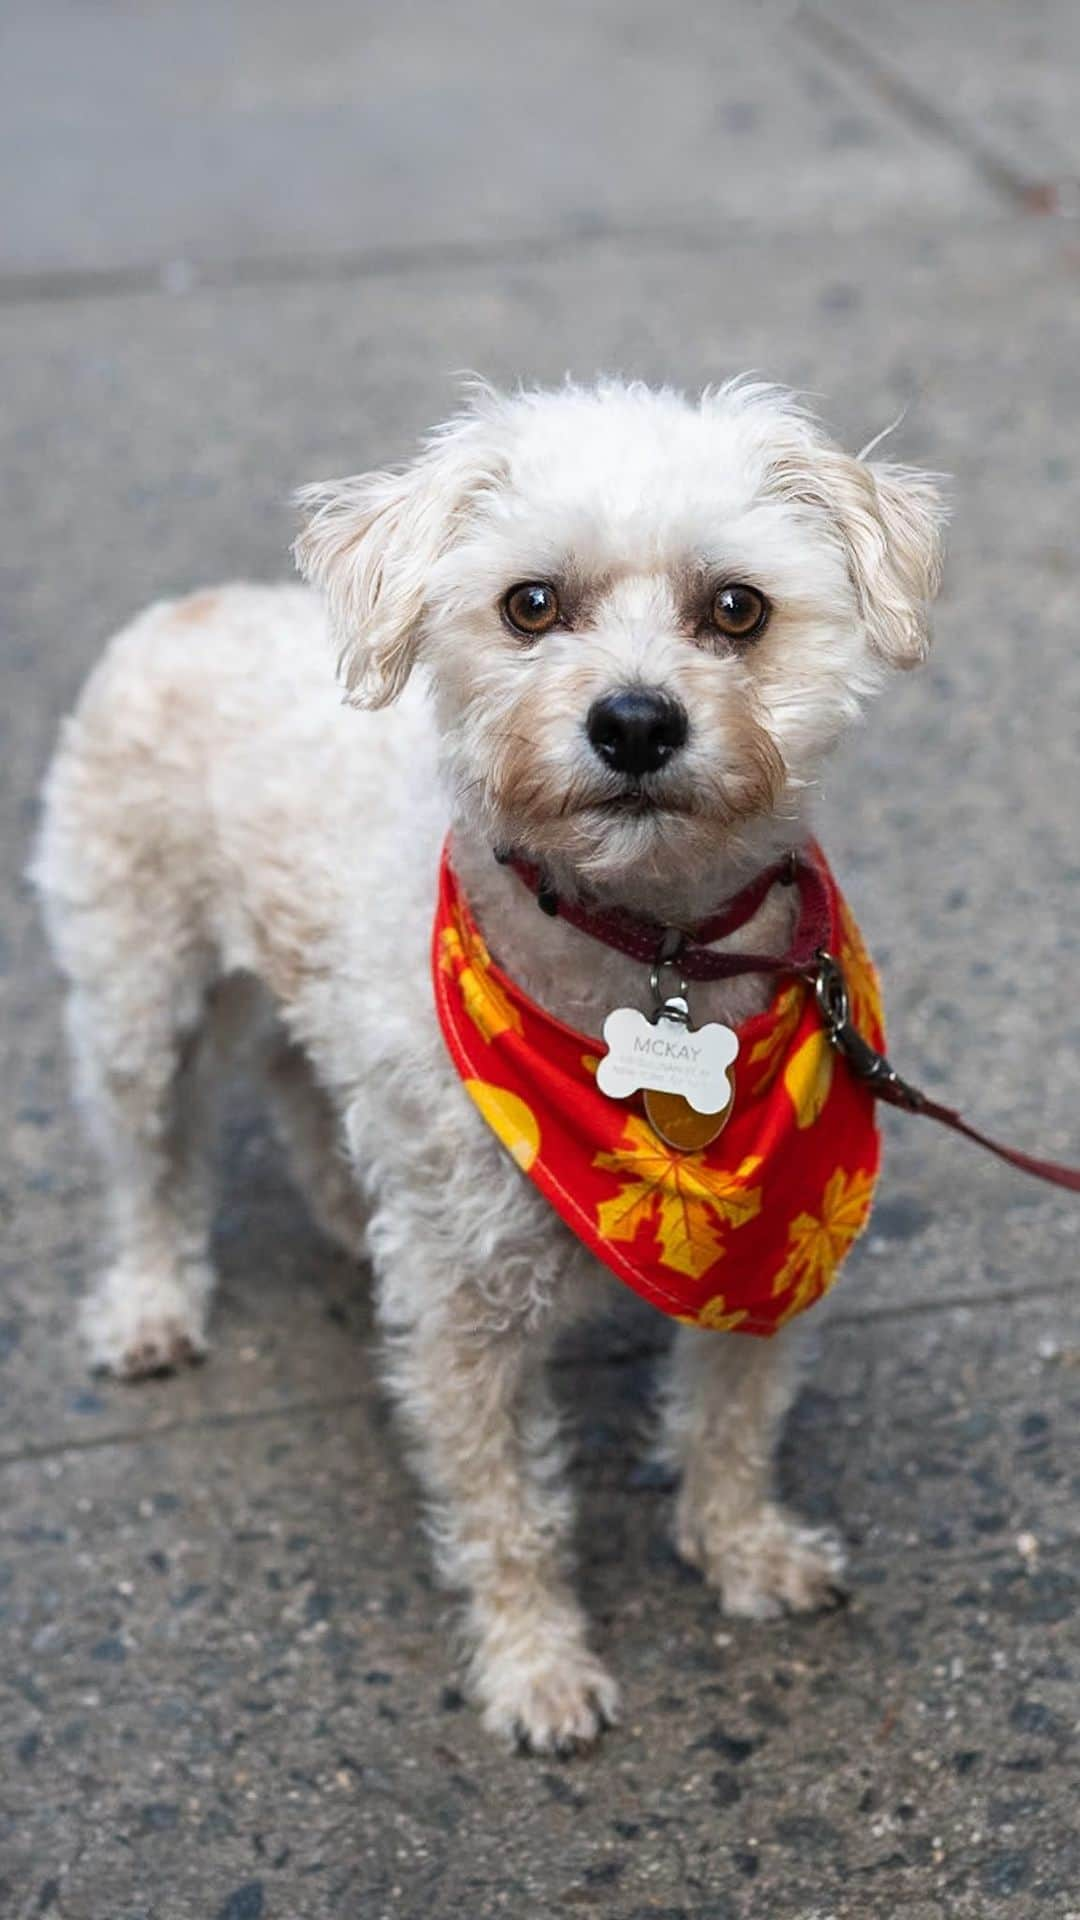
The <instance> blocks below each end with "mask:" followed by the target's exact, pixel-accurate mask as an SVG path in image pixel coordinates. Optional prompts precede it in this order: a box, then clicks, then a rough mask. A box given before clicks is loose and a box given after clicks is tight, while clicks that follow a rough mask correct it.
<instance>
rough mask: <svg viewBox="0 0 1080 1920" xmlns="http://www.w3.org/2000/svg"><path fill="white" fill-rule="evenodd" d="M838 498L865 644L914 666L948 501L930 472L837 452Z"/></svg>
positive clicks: (926, 636) (922, 644)
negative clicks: (853, 458)
mask: <svg viewBox="0 0 1080 1920" xmlns="http://www.w3.org/2000/svg"><path fill="white" fill-rule="evenodd" d="M834 459H835V461H836V462H837V463H838V464H839V466H840V467H841V469H842V472H841V473H840V474H839V475H838V477H837V485H836V502H837V511H838V515H839V519H840V524H841V528H842V531H843V535H844V539H845V542H846V545H847V549H848V554H849V556H850V566H851V576H852V579H853V581H854V583H855V590H856V592H857V594H858V596H859V604H860V606H861V609H862V615H863V619H864V621H865V623H866V633H867V638H868V640H869V642H870V645H871V646H872V647H873V648H874V650H875V652H877V653H879V654H880V655H881V657H882V659H883V660H885V661H886V662H887V664H888V665H889V666H890V667H902V668H908V667H917V666H919V665H920V663H921V662H922V661H923V660H925V658H926V654H927V649H928V647H929V645H930V631H929V625H928V617H927V616H928V610H929V606H930V602H931V601H932V600H933V599H934V597H935V595H936V593H937V590H938V587H939V586H940V584H941V538H942V533H943V531H944V526H945V503H944V499H943V496H942V492H941V485H940V482H939V481H938V480H937V479H936V478H935V476H934V475H932V474H929V473H920V472H919V471H918V470H917V469H916V468H914V467H898V466H892V465H890V464H888V463H887V462H883V461H871V460H852V459H849V458H848V457H847V456H846V455H844V454H838V455H835V456H834Z"/></svg>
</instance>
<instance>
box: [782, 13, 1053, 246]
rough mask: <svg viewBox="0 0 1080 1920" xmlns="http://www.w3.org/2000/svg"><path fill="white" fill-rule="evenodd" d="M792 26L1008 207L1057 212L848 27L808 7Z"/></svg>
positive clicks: (1036, 185)
mask: <svg viewBox="0 0 1080 1920" xmlns="http://www.w3.org/2000/svg"><path fill="white" fill-rule="evenodd" d="M792 25H793V26H794V27H795V28H796V29H797V30H798V31H799V32H800V33H801V34H802V35H803V38H804V39H806V40H808V41H809V42H810V44H811V45H812V46H813V47H815V48H816V49H817V51H818V52H819V53H820V54H822V55H823V56H824V57H825V58H826V59H827V60H830V61H832V62H833V63H834V64H835V65H837V66H840V67H843V68H844V69H845V70H846V72H848V73H850V74H854V75H855V76H856V78H857V79H859V80H861V81H863V82H864V83H865V84H866V85H868V86H869V87H870V88H871V89H872V90H873V92H874V93H875V94H876V95H877V97H878V99H879V100H880V101H882V102H883V104H884V105H885V106H886V107H888V108H890V109H891V111H892V112H893V113H894V114H895V115H896V116H897V117H898V118H899V119H901V120H903V121H906V122H907V124H908V125H909V126H910V127H913V128H915V129H916V130H917V131H918V132H919V133H922V134H926V135H928V136H929V137H930V139H932V140H935V141H936V142H937V143H938V145H939V146H943V147H948V148H949V149H950V150H951V151H952V152H953V153H958V154H960V155H961V157H962V158H963V159H965V160H967V161H968V162H969V164H970V165H971V166H972V167H974V169H975V171H976V173H977V174H979V175H980V177H981V178H982V179H983V180H984V181H985V182H986V184H987V185H988V186H989V187H992V188H993V190H994V192H995V193H998V194H1000V195H1001V196H1002V197H1003V198H1004V199H1006V200H1007V201H1009V203H1010V204H1011V205H1012V206H1014V207H1020V208H1021V209H1022V210H1023V211H1024V212H1025V213H1053V212H1055V211H1056V210H1057V195H1056V192H1055V189H1054V187H1053V185H1052V183H1051V184H1048V183H1047V182H1046V181H1043V180H1037V179H1035V178H1034V177H1033V176H1032V175H1030V174H1027V173H1024V172H1023V171H1022V170H1021V169H1020V168H1019V167H1016V166H1014V165H1013V163H1012V161H1011V160H1009V159H1008V158H1007V157H1006V156H1005V155H1004V154H1003V153H1001V152H1000V151H999V149H998V148H997V147H996V146H994V145H993V143H992V142H991V141H989V140H987V139H986V138H985V136H984V135H983V134H981V133H979V132H978V131H976V129H975V128H974V127H972V126H971V125H969V124H968V123H967V122H966V121H962V120H960V119H959V118H958V117H957V116H956V115H954V114H952V113H950V112H948V111H947V110H946V109H945V108H943V107H939V106H938V105H937V103H936V101H934V100H932V99H930V98H929V97H928V96H927V95H926V94H924V93H922V92H920V90H919V88H918V87H916V86H914V85H913V84H912V82H911V81H910V80H907V79H905V77H904V76H903V74H901V73H898V72H897V71H896V69H895V68H894V67H892V66H891V65H889V63H888V62H887V61H884V60H882V58H881V56H880V55H879V54H878V53H876V52H872V51H871V49H870V48H869V47H867V46H866V45H865V44H864V42H863V41H862V40H861V39H859V37H858V36H857V35H856V34H854V33H852V32H851V30H850V28H848V27H842V26H840V25H839V24H838V23H837V22H836V21H835V20H831V19H830V18H829V17H828V15H827V14H824V13H820V12H819V11H818V10H817V8H816V7H810V6H802V7H800V8H799V9H798V11H797V12H796V13H795V15H794V17H793V20H792Z"/></svg>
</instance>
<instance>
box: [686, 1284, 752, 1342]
mask: <svg viewBox="0 0 1080 1920" xmlns="http://www.w3.org/2000/svg"><path fill="white" fill-rule="evenodd" d="M745 1319H746V1308H745V1307H736V1308H735V1310H734V1311H733V1312H731V1313H729V1312H728V1303H727V1301H726V1300H725V1298H724V1296H723V1294H722V1293H714V1294H713V1297H712V1299H711V1300H706V1302H705V1305H704V1306H703V1307H702V1309H701V1312H700V1313H699V1314H698V1317H697V1324H698V1326H699V1327H707V1328H708V1330H709V1332H710V1333H732V1332H733V1331H734V1329H735V1328H736V1327H741V1326H742V1323H743V1321H744V1320H745Z"/></svg>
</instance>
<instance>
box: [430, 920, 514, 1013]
mask: <svg viewBox="0 0 1080 1920" xmlns="http://www.w3.org/2000/svg"><path fill="white" fill-rule="evenodd" d="M439 964H440V966H441V967H442V969H443V972H444V973H449V974H451V975H453V974H454V973H456V974H457V984H458V986H459V987H460V989H461V999H462V1004H463V1006H464V1008H465V1011H466V1013H467V1014H468V1016H469V1019H470V1020H471V1021H472V1023H473V1025H474V1027H475V1028H476V1030H477V1032H478V1033H479V1034H480V1035H481V1037H482V1038H483V1039H484V1040H495V1039H497V1038H498V1036H499V1034H500V1033H505V1032H506V1031H507V1029H508V1028H513V1031H514V1032H515V1033H520V1032H521V1015H520V1014H519V1013H518V1010H517V1008H516V1007H515V1006H514V1004H513V1002H512V1001H511V1000H510V999H509V997H508V996H507V995H506V994H505V993H504V992H503V990H502V988H501V987H500V986H499V984H498V982H497V981H496V980H493V979H492V977H491V972H490V968H491V955H490V954H489V952H488V950H487V947H486V946H485V944H484V942H483V940H482V939H481V938H480V935H479V934H478V933H475V932H473V933H467V934H466V939H465V940H464V941H463V940H462V938H461V935H460V934H459V932H458V930H457V928H456V927H444V928H443V930H442V934H441V936H440V942H439Z"/></svg>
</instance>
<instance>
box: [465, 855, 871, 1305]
mask: <svg viewBox="0 0 1080 1920" xmlns="http://www.w3.org/2000/svg"><path fill="white" fill-rule="evenodd" d="M813 857H814V859H815V861H816V863H817V865H818V867H819V870H820V872H821V876H822V878H823V880H824V881H825V885H826V888H827V892H828V898H829V918H830V930H829V950H830V952H832V953H833V954H834V955H835V956H836V958H837V959H838V960H839V961H840V964H841V966H842V968H843V971H844V975H845V978H846V981H847V987H848V993H849V996H850V1000H851V1011H852V1019H853V1020H854V1022H855V1025H856V1026H857V1027H858V1029H859V1031H860V1033H861V1034H862V1035H863V1037H864V1039H866V1040H869V1041H870V1043H871V1044H872V1045H873V1046H875V1047H877V1048H879V1049H881V1048H882V1047H883V1046H884V1032H883V1028H882V1017H881V1003H880V999H879V996H878V986H877V978H876V975H875V973H874V969H873V966H872V964H871V962H870V959H869V957H868V955H867V953H866V949H865V948H864V946H863V943H862V939H861V937H860V934H859V930H858V928H857V926H856V925H855V922H854V920H853V919H852V917H851V914H850V912H849V911H848V908H847V906H846V904H845V902H844V900H843V898H842V896H841V894H840V890H839V888H838V887H837V885H836V882H835V880H834V879H833V876H832V873H831V872H830V870H829V868H828V866H827V865H826V863H825V858H824V855H823V854H822V853H821V852H820V849H814V853H813ZM432 969H433V974H434V983H435V1004H436V1007H437V1008H438V1013H439V1020H440V1023H441V1025H442V1030H443V1035H444V1037H445V1039H446V1044H447V1047H448V1048H449V1051H450V1055H451V1058H452V1059H453V1062H454V1065H455V1066H456V1067H457V1070H458V1072H459V1073H460V1075H461V1077H462V1079H463V1080H464V1082H465V1087H466V1090H467V1091H468V1093H469V1094H470V1095H471V1096H472V1098H473V1100H474V1101H475V1102H476V1105H477V1106H478V1108H479V1109H480V1112H481V1113H482V1114H483V1116H484V1119H485V1120H486V1121H487V1123H488V1125H489V1126H490V1127H491V1128H492V1130H493V1131H494V1132H495V1133H496V1134H497V1135H498V1137H499V1139H500V1140H501V1141H502V1143H503V1145H504V1146H505V1147H506V1148H507V1149H508V1151H509V1152H510V1153H512V1154H513V1157H514V1159H515V1160H516V1161H517V1164H518V1166H519V1167H520V1168H521V1169H522V1171H523V1172H524V1173H527V1174H528V1176H529V1178H530V1179H531V1180H533V1181H535V1183H536V1185H537V1186H538V1187H539V1189H540V1191H541V1193H542V1194H544V1196H545V1198H546V1199H547V1200H549V1201H550V1203H551V1205H552V1206H553V1207H554V1209H555V1211H556V1213H557V1214H559V1216H560V1217H561V1219H563V1220H564V1221H565V1222H566V1224H567V1226H568V1227H570V1228H571V1229H572V1230H573V1232H574V1233H576V1235H577V1237H578V1239H579V1240H582V1241H584V1243H585V1245H586V1246H587V1247H588V1248H589V1249H590V1251H591V1252H593V1253H594V1254H595V1255H596V1256H597V1258H598V1259H599V1260H601V1261H602V1262H603V1263H604V1265H605V1266H606V1267H610V1269H611V1271H612V1273H614V1274H616V1275H617V1276H618V1278H619V1279H620V1280H623V1281H625V1282H626V1284H627V1286H630V1287H632V1288H633V1289H634V1292H635V1293H640V1294H641V1295H642V1296H643V1298H644V1299H646V1300H648V1301H650V1302H651V1304H652V1305H653V1306H654V1307H659V1308H660V1309H661V1310H662V1311H663V1312H664V1313H670V1314H673V1315H674V1316H675V1318H676V1319H678V1320H683V1321H686V1322H688V1323H690V1324H692V1325H696V1326H701V1327H714V1328H719V1329H721V1330H723V1331H724V1332H728V1331H734V1332H737V1333H755V1334H761V1335H768V1334H772V1333H775V1332H776V1330H777V1328H778V1327H781V1326H783V1324H784V1322H785V1321H786V1320H790V1319H791V1318H792V1317H793V1315H795V1314H797V1313H802V1312H803V1311H804V1309H805V1308H807V1307H809V1306H812V1305H813V1303H814V1301H815V1300H818V1299H820V1298H821V1295H822V1294H823V1293H825V1292H826V1291H827V1290H828V1288H829V1287H830V1286H831V1285H832V1282H833V1280H834V1279H835V1277H836V1272H837V1269H838V1267H839V1265H840V1262H841V1260H842V1259H843V1257H844V1255H845V1254H846V1253H847V1251H848V1248H849V1247H850V1246H851V1244H852V1241H853V1240H855V1238H856V1237H857V1235H858V1234H859V1233H861V1231H862V1229H863V1227H864V1226H865V1225H866V1222H867V1219H868V1217H869V1213H870V1203H871V1201H872V1199H873V1193H874V1183H875V1180H876V1178H877V1170H878V1160H879V1154H880V1142H879V1138H878V1132H877V1127H876V1125H875V1121H874V1099H873V1096H872V1094H871V1093H870V1092H869V1091H868V1090H867V1088H866V1086H865V1085H863V1084H862V1083H860V1082H859V1081H858V1080H856V1079H855V1077H854V1075H853V1074H852V1073H851V1071H850V1069H849V1067H848V1066H847V1064H846V1062H845V1060H844V1059H843V1057H842V1056H841V1055H839V1054H837V1053H836V1052H835V1050H834V1049H833V1048H832V1047H831V1046H830V1044H829V1042H828V1040H827V1038H826V1036H825V1032H824V1030H823V1028H822V1025H821V1020H820V1017H819V1015H818V1011H817V1007H816V1004H815V1000H814V994H813V991H812V989H811V988H810V987H808V986H807V985H806V984H805V983H804V982H803V981H801V980H793V981H791V982H790V983H789V984H788V985H786V986H782V987H780V988H779V989H778V991H777V993H776V995H775V997H774V999H773V1001H772V1004H771V1006H770V1007H769V1008H768V1009H767V1011H766V1012H764V1013H760V1014H756V1015H755V1016H754V1018H753V1019H750V1020H745V1021H744V1022H743V1024H742V1026H741V1027H739V1028H738V1030H737V1031H738V1038H739V1055H738V1059H737V1061H736V1063H735V1067H734V1071H733V1078H734V1083H735V1099H734V1105H733V1107H732V1110H731V1118H730V1120H729V1122H728V1124H727V1126H726V1127H725V1128H724V1131H723V1132H722V1133H721V1134H720V1135H719V1137H718V1138H717V1139H716V1140H714V1141H713V1142H712V1143H711V1145H709V1146H707V1147H704V1148H701V1149H700V1150H699V1151H697V1152H695V1153H680V1152H679V1151H678V1149H677V1148H674V1147H669V1146H666V1145H665V1144H664V1142H663V1141H662V1140H661V1139H659V1138H658V1136H657V1135H656V1134H655V1133H654V1132H653V1130H652V1128H651V1127H650V1126H649V1124H648V1121H647V1120H646V1118H645V1109H644V1105H643V1101H642V1096H641V1095H640V1094H635V1095H634V1096H632V1097H631V1098H630V1099H628V1100H610V1099H608V1098H607V1096H606V1095H605V1094H603V1093H601V1092H600V1090H599V1088H598V1087H597V1085H596V1081H595V1075H596V1067H597V1061H598V1058H599V1056H600V1055H601V1054H602V1053H603V1051H604V1048H603V1043H602V1042H601V1041H598V1040H590V1039H589V1038H588V1037H587V1036H586V1035H585V1034H581V1033H575V1032H574V1030H573V1028H572V1027H567V1026H564V1025H563V1024H562V1022H561V1021H560V1020H555V1019H553V1018H552V1016H551V1014H549V1013H545V1012H544V1011H543V1009H542V1008H541V1007H538V1006H537V1005H536V1003H535V1001H533V1000H530V999H528V998H527V996H526V995H525V994H524V993H522V991H521V989H520V987H518V986H517V985H516V984H515V982H514V981H513V980H511V979H509V978H508V977H507V975H506V974H505V973H503V972H502V970H501V968H499V967H498V966H497V965H496V963H495V962H494V961H493V960H492V958H491V955H490V954H489V952H488V950H487V947H486V945H485V943H484V940H483V937H482V935H481V934H480V931H479V929H478V928H477V926H476V924H475V922H474V921H473V919H472V916H471V914H470V912H469V908H468V904H467V902H466V900H465V898H464V896H463V894H462V892H461V890H460V888H459V886H458V882H457V877H456V875H455V873H454V870H453V867H452V866H451V864H450V858H449V853H448V851H447V850H446V849H444V850H443V857H442V868H441V873H440V880H439V899H438V905H437V908H436V913H435V929H434V940H433V946H432Z"/></svg>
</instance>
